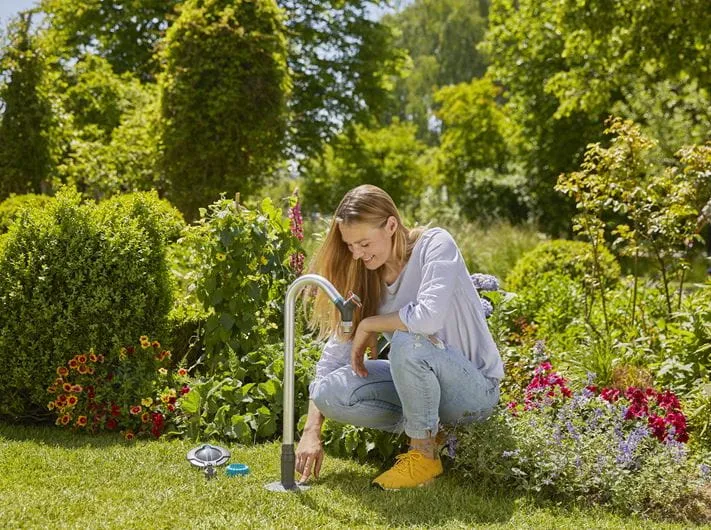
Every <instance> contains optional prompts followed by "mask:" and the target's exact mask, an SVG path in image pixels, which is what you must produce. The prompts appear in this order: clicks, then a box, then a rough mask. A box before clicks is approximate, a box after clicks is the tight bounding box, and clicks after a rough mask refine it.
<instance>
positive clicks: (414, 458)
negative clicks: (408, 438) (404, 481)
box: [392, 451, 424, 477]
mask: <svg viewBox="0 0 711 530" xmlns="http://www.w3.org/2000/svg"><path fill="white" fill-rule="evenodd" d="M423 458H424V455H422V454H421V453H419V452H418V451H408V452H407V453H403V454H401V455H397V456H396V457H395V465H394V466H393V467H392V470H393V471H394V472H396V473H398V474H399V475H409V476H410V477H412V476H414V474H413V472H412V471H413V469H414V468H415V465H416V464H417V462H419V461H420V460H422V459H423Z"/></svg>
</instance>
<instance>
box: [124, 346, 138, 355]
mask: <svg viewBox="0 0 711 530" xmlns="http://www.w3.org/2000/svg"><path fill="white" fill-rule="evenodd" d="M135 352H136V348H134V347H133V346H129V347H128V348H126V353H128V354H129V355H133V354H134V353H135Z"/></svg>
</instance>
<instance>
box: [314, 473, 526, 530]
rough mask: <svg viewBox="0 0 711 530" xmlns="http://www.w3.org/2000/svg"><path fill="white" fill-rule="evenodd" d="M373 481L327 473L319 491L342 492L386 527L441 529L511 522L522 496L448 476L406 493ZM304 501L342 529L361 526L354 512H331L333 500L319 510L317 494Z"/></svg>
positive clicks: (369, 476) (362, 476)
mask: <svg viewBox="0 0 711 530" xmlns="http://www.w3.org/2000/svg"><path fill="white" fill-rule="evenodd" d="M373 478H374V475H372V474H370V473H367V472H365V471H363V472H347V471H340V472H338V473H333V474H330V473H326V474H324V475H323V476H322V478H321V480H319V481H318V486H316V487H318V488H320V489H321V488H322V489H329V490H334V491H338V492H339V493H342V494H343V495H344V496H346V497H349V498H352V499H353V502H354V505H356V506H360V507H362V513H368V512H369V513H371V514H373V515H375V516H376V517H377V518H379V519H382V523H385V524H388V525H395V526H399V525H425V526H430V525H432V526H438V525H442V524H445V523H447V522H455V521H456V522H459V523H462V524H464V525H465V526H476V525H478V524H486V523H500V522H507V521H509V520H510V519H511V517H512V515H513V512H514V508H515V507H514V503H515V501H516V499H517V497H518V495H517V494H516V493H514V492H511V491H504V490H503V489H501V490H499V491H491V490H485V489H483V488H481V487H477V485H476V484H473V483H472V482H469V481H465V480H462V479H461V478H458V477H455V476H453V475H447V474H445V476H443V477H441V478H439V479H437V480H436V481H435V482H434V483H433V484H430V485H428V486H425V487H422V488H416V489H412V490H402V491H383V490H380V489H379V488H375V487H373V486H371V481H372V480H373ZM300 499H301V502H302V503H303V504H304V505H305V506H307V507H309V508H311V509H313V510H315V511H321V512H324V511H328V513H329V515H330V516H331V517H332V518H333V519H335V520H337V521H339V523H341V524H343V525H344V526H349V525H354V524H363V519H362V518H358V519H353V517H352V516H351V515H350V514H347V513H338V512H339V510H337V509H336V510H333V504H332V503H331V502H330V501H329V504H328V505H326V506H320V503H319V502H318V501H317V499H315V498H314V496H311V495H303V496H301V497H300ZM334 512H335V513H334ZM366 517H367V516H366Z"/></svg>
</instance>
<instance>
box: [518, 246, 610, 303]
mask: <svg viewBox="0 0 711 530" xmlns="http://www.w3.org/2000/svg"><path fill="white" fill-rule="evenodd" d="M599 252H600V256H599V262H600V269H601V270H600V272H601V274H600V276H601V277H602V278H603V279H604V280H605V287H609V286H612V285H613V284H614V283H616V281H617V280H618V279H619V277H620V266H619V264H618V263H617V260H616V259H615V257H614V256H613V255H612V254H611V253H610V252H609V251H608V250H607V249H605V248H601V249H600V251H599ZM593 265H594V260H593V247H592V245H591V244H590V243H586V242H584V241H569V240H565V239H554V240H552V241H546V242H544V243H541V244H540V245H538V246H536V247H535V248H534V249H532V250H530V251H528V252H526V254H524V255H523V256H521V258H520V259H519V260H518V261H517V262H516V266H515V267H514V268H513V270H512V271H511V272H510V273H509V275H508V276H507V277H506V284H505V286H504V287H505V288H506V289H507V290H509V291H513V292H519V291H522V290H524V289H525V288H526V286H527V285H530V284H531V283H532V282H533V281H534V280H535V279H536V278H537V277H539V276H541V275H543V274H545V273H548V272H559V273H561V274H564V275H565V276H568V277H569V278H571V279H572V280H579V281H581V282H582V281H584V280H585V279H586V275H592V273H593Z"/></svg>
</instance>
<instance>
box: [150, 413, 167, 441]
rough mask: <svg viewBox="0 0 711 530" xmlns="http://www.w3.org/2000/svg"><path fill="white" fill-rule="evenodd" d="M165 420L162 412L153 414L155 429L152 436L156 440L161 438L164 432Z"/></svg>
mask: <svg viewBox="0 0 711 530" xmlns="http://www.w3.org/2000/svg"><path fill="white" fill-rule="evenodd" d="M164 420H165V418H164V417H163V415H162V414H161V413H160V412H154V413H153V427H151V434H153V436H155V437H156V438H158V437H160V435H161V433H162V432H163V425H164Z"/></svg>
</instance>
